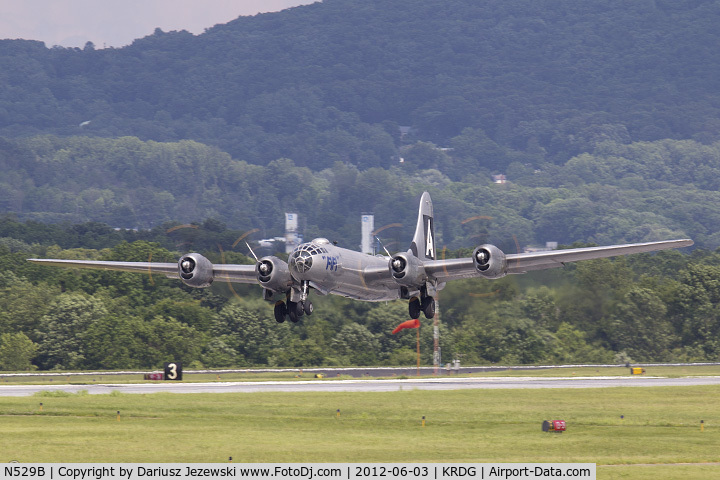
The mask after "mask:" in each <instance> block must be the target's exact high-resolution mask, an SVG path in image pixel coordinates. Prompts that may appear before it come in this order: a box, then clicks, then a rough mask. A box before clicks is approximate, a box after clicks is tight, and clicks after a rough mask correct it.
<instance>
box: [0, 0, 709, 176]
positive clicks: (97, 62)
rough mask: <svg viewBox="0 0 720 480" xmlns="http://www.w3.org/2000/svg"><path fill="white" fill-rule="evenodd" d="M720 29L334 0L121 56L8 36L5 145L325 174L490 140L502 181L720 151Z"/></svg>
mask: <svg viewBox="0 0 720 480" xmlns="http://www.w3.org/2000/svg"><path fill="white" fill-rule="evenodd" d="M718 25H720V2H717V1H714V0H707V1H705V0H646V1H632V2H627V1H624V0H604V1H602V0H595V1H583V2H577V1H575V0H546V1H541V0H514V1H509V0H495V1H482V2H479V1H476V0H424V1H416V0H394V1H384V0H363V1H357V0H325V1H324V2H322V3H316V4H313V5H308V6H303V7H297V8H293V9H289V10H286V11H283V12H279V13H271V14H263V15H258V16H255V17H243V18H239V19H237V20H235V21H233V22H230V23H228V24H225V25H218V26H216V27H214V28H211V29H209V30H208V31H207V32H206V33H204V34H202V35H199V36H194V35H192V34H190V33H188V32H169V33H165V32H162V31H160V30H157V31H156V32H155V34H153V35H150V36H148V37H145V38H143V39H140V40H137V41H135V42H134V43H133V44H132V45H130V46H128V47H125V48H120V49H95V48H94V47H93V46H92V45H87V46H86V48H84V49H64V48H46V47H45V46H44V45H43V44H42V43H40V42H30V41H12V40H3V41H0V136H5V137H16V136H27V135H35V134H38V133H53V134H58V135H62V136H65V135H96V136H106V137H118V136H122V135H132V136H137V137H139V138H140V139H142V140H148V139H152V140H158V141H175V140H180V139H193V140H197V141H200V142H202V143H205V144H209V145H215V146H218V147H220V149H222V150H224V151H226V152H229V153H230V154H231V155H232V156H233V157H234V158H237V159H239V160H245V161H248V162H251V163H259V164H267V163H269V162H270V161H273V160H275V159H277V158H281V157H287V158H290V159H292V160H293V161H294V162H295V163H296V164H297V165H300V166H309V167H311V168H313V169H316V170H320V169H322V168H327V167H330V166H331V165H332V164H333V162H334V161H336V160H341V161H345V162H349V163H352V164H354V165H356V166H357V167H358V168H360V169H361V170H363V169H366V168H368V167H372V166H382V167H387V166H388V165H389V162H390V161H391V157H392V156H393V155H395V154H396V153H397V150H396V147H397V145H398V141H399V138H398V128H397V127H398V126H399V125H406V126H413V127H415V130H414V132H415V133H414V134H413V135H414V137H412V139H414V140H418V139H419V140H423V141H432V142H434V143H435V144H438V145H446V144H447V143H448V142H449V141H450V139H451V138H453V137H456V136H458V135H460V134H461V133H462V131H463V129H465V128H473V129H476V131H482V132H483V134H484V135H486V136H487V137H488V141H489V142H491V143H492V145H493V146H494V149H489V153H487V154H485V155H479V156H477V157H474V158H473V160H472V161H473V162H474V164H475V166H476V167H479V168H488V169H490V170H492V169H493V168H495V169H497V170H502V169H503V168H504V167H505V166H506V165H507V164H508V163H510V162H511V161H512V160H513V159H521V161H522V162H524V163H531V164H540V163H542V162H547V161H550V162H553V163H558V164H562V163H564V162H566V161H567V160H568V159H569V158H570V157H572V156H573V155H576V154H578V153H582V152H585V151H592V149H593V148H594V146H595V145H596V144H597V143H598V142H600V141H603V140H608V139H609V140H613V141H615V142H618V143H628V142H631V141H653V140H658V139H663V138H674V139H690V138H692V139H695V140H697V141H700V142H703V143H710V142H713V141H716V140H718V139H720V120H718V118H720V36H718V35H717V26H718ZM84 122H90V123H85V124H84V125H83V126H82V127H81V126H80V124H81V123H84ZM406 140H407V139H406ZM486 150H487V149H486ZM471 166H472V165H471Z"/></svg>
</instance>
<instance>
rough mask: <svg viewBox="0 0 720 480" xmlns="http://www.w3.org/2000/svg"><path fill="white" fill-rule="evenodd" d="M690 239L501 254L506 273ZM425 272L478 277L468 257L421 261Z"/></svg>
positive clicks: (684, 242) (674, 244) (440, 278)
mask: <svg viewBox="0 0 720 480" xmlns="http://www.w3.org/2000/svg"><path fill="white" fill-rule="evenodd" d="M692 244H693V241H692V240H689V239H683V240H667V241H662V242H647V243H632V244H626V245H610V246H606V247H587V248H572V249H568V250H551V251H547V252H529V253H514V254H507V255H506V256H505V258H506V260H507V273H508V274H511V273H525V272H529V271H532V270H545V269H548V268H557V267H562V266H564V265H565V264H566V263H569V262H577V261H580V260H591V259H595V258H607V257H615V256H619V255H629V254H632V253H644V252H654V251H658V250H667V249H671V248H682V247H689V246H691V245H692ZM424 266H425V272H426V273H427V274H428V275H429V276H431V277H433V278H435V279H437V281H438V282H447V281H448V280H457V279H461V278H473V277H480V276H482V275H481V274H480V272H479V271H478V270H477V269H476V268H475V264H474V263H473V259H472V258H452V259H447V260H431V261H426V262H424Z"/></svg>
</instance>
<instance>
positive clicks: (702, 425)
mask: <svg viewBox="0 0 720 480" xmlns="http://www.w3.org/2000/svg"><path fill="white" fill-rule="evenodd" d="M40 405H42V403H41V404H40ZM700 431H701V432H704V431H705V420H700Z"/></svg>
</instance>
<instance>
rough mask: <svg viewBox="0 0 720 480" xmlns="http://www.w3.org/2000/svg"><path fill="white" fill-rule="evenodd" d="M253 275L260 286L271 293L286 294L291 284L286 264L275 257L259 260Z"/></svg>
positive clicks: (291, 280)
mask: <svg viewBox="0 0 720 480" xmlns="http://www.w3.org/2000/svg"><path fill="white" fill-rule="evenodd" d="M255 273H257V279H258V282H260V285H262V286H263V288H265V289H267V290H270V291H271V292H287V291H288V290H289V289H290V286H291V285H292V283H293V278H292V275H290V269H289V268H288V264H287V263H286V262H285V261H283V260H282V259H280V258H278V257H275V256H269V257H263V258H261V259H260V260H259V261H258V263H257V264H256V265H255Z"/></svg>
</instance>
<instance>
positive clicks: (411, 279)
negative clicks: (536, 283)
mask: <svg viewBox="0 0 720 480" xmlns="http://www.w3.org/2000/svg"><path fill="white" fill-rule="evenodd" d="M433 222H434V220H433V206H432V200H431V199H430V194H429V193H427V192H425V193H423V195H422V197H421V198H420V209H419V212H418V218H417V226H416V229H415V235H414V237H413V240H412V243H411V244H410V249H409V250H408V251H407V252H405V253H397V254H395V255H392V256H390V257H385V256H382V255H377V256H372V255H366V254H363V253H360V252H356V251H352V250H348V249H345V248H340V247H337V246H335V245H333V244H332V243H330V242H329V241H328V240H327V239H325V238H316V239H314V240H312V241H311V242H308V243H303V244H301V245H299V246H298V247H297V248H296V249H295V250H293V252H292V253H291V254H290V257H289V260H288V262H285V261H284V260H282V259H280V258H278V257H276V256H272V255H270V256H266V257H262V258H260V259H257V263H256V264H255V265H230V264H220V265H213V264H212V263H211V262H210V261H209V260H208V259H207V258H205V257H204V256H202V255H200V254H199V253H188V254H186V255H183V256H182V257H181V258H180V260H179V261H178V263H150V262H105V261H85V260H54V259H35V258H33V259H30V261H32V262H37V263H41V264H44V265H54V266H63V267H75V268H93V269H102V270H118V271H125V272H144V273H160V274H163V275H166V276H167V277H170V278H179V279H180V280H182V281H183V282H184V283H185V284H186V285H189V286H191V287H198V288H202V287H208V286H210V285H211V284H212V283H213V281H216V280H220V281H226V282H235V283H258V284H260V286H261V287H262V289H263V298H264V299H265V300H267V301H269V302H272V303H274V305H275V319H276V320H277V321H278V322H280V323H282V322H284V321H285V319H286V318H287V317H289V318H290V320H291V321H293V322H297V321H298V319H299V318H300V317H302V316H303V315H310V314H312V312H313V304H312V302H311V301H310V299H309V294H310V291H311V290H315V292H317V294H320V295H327V294H333V295H342V296H344V297H348V298H353V299H356V300H363V301H369V302H379V301H386V300H395V299H398V298H402V299H407V300H409V313H410V317H411V318H413V319H416V318H418V317H419V316H420V314H421V313H423V314H424V315H425V317H426V318H432V317H434V316H435V299H434V297H435V295H436V292H437V291H439V290H441V289H442V288H443V287H444V286H445V284H446V283H447V282H449V281H451V280H460V279H464V278H473V277H484V278H488V279H496V278H501V277H504V276H505V275H508V274H519V273H525V272H529V271H531V270H543V269H547V268H556V267H561V266H563V265H565V264H566V263H568V262H576V261H579V260H589V259H594V258H606V257H614V256H618V255H628V254H632V253H642V252H652V251H656V250H665V249H670V248H680V247H688V246H691V245H692V244H693V241H692V240H689V239H683V240H667V241H662V242H648V243H635V244H627V245H611V246H605V247H589V248H574V249H570V250H553V251H543V252H532V253H515V254H505V253H503V252H502V251H501V250H500V249H499V248H498V247H496V246H494V245H488V244H486V245H480V246H479V247H477V248H476V249H475V250H474V251H473V254H472V255H471V256H470V257H468V258H453V259H447V260H444V259H438V258H437V250H436V246H435V230H434V225H433Z"/></svg>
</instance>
